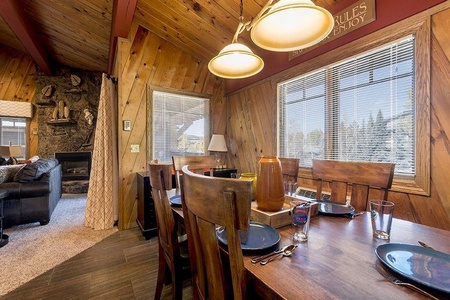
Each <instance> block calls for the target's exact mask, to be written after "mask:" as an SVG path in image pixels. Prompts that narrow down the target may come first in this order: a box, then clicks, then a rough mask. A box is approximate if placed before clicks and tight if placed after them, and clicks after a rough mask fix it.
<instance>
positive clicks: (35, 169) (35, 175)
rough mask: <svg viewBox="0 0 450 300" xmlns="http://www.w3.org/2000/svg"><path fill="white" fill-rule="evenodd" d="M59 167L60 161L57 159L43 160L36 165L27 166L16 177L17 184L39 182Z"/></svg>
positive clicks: (35, 163)
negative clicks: (45, 174)
mask: <svg viewBox="0 0 450 300" xmlns="http://www.w3.org/2000/svg"><path fill="white" fill-rule="evenodd" d="M57 165H58V160H57V159H55V158H43V159H39V160H37V161H35V162H34V163H31V164H27V165H25V166H24V167H23V168H22V169H20V170H19V172H17V173H16V175H15V176H14V181H16V182H29V181H33V180H39V178H41V176H42V175H44V173H47V172H48V171H50V170H51V169H53V168H54V167H56V166H57Z"/></svg>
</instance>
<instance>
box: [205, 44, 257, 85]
mask: <svg viewBox="0 0 450 300" xmlns="http://www.w3.org/2000/svg"><path fill="white" fill-rule="evenodd" d="M263 67H264V61H263V60H262V59H261V58H260V57H259V56H258V55H255V54H254V53H253V52H252V51H251V50H250V48H248V47H247V46H245V45H243V44H239V43H232V44H230V45H228V46H225V47H224V48H223V49H222V51H220V53H219V55H217V56H216V57H214V58H213V59H211V61H210V62H209V64H208V69H209V70H210V71H211V73H213V74H214V75H217V76H219V77H223V78H245V77H249V76H252V75H255V74H257V73H258V72H260V71H261V70H262V68H263Z"/></svg>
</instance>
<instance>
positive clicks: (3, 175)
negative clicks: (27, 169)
mask: <svg viewBox="0 0 450 300" xmlns="http://www.w3.org/2000/svg"><path fill="white" fill-rule="evenodd" d="M23 167H24V165H7V166H0V184H1V183H3V182H9V181H13V180H14V176H15V175H16V173H17V172H18V171H19V170H20V169H22V168H23Z"/></svg>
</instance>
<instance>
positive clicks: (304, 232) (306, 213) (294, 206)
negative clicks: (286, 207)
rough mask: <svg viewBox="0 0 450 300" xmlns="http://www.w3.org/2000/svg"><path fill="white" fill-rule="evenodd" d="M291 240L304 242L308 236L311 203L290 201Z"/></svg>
mask: <svg viewBox="0 0 450 300" xmlns="http://www.w3.org/2000/svg"><path fill="white" fill-rule="evenodd" d="M290 205H291V218H292V231H293V232H292V239H293V240H294V242H305V241H307V240H308V235H309V219H310V217H311V203H310V202H305V201H291V202H290Z"/></svg>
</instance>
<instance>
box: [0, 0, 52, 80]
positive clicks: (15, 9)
mask: <svg viewBox="0 0 450 300" xmlns="http://www.w3.org/2000/svg"><path fill="white" fill-rule="evenodd" d="M18 3H19V1H15V0H1V2H0V15H1V17H2V18H3V19H4V20H5V21H6V23H8V25H9V27H11V29H12V31H13V32H14V33H15V34H16V36H17V38H18V39H19V40H20V42H21V43H22V44H23V46H24V47H25V49H27V51H28V54H30V55H31V57H32V58H33V59H34V61H35V62H36V63H37V64H38V66H39V67H40V68H41V70H42V71H43V72H44V74H45V75H52V64H51V62H50V59H49V57H48V54H47V52H46V51H45V49H44V47H43V46H42V44H41V43H40V40H39V37H38V36H37V33H36V31H34V29H33V26H32V24H31V23H30V21H29V19H28V17H27V16H26V15H25V12H24V11H23V9H21V8H20V7H19V4H18Z"/></svg>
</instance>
